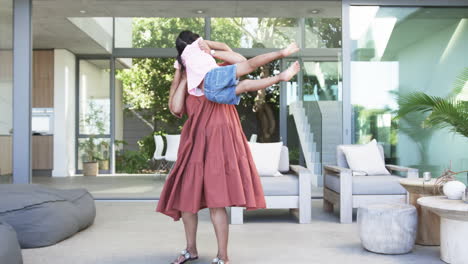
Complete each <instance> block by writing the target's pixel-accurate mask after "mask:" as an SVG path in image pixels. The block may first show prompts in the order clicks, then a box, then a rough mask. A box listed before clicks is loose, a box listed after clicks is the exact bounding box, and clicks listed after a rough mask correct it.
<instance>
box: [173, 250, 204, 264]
mask: <svg viewBox="0 0 468 264" xmlns="http://www.w3.org/2000/svg"><path fill="white" fill-rule="evenodd" d="M180 256H183V257H184V260H183V261H182V262H178V259H179V258H180ZM180 256H179V257H178V258H177V259H176V260H175V261H173V262H172V263H175V262H176V261H177V262H178V264H183V263H185V262H187V261H192V260H196V259H198V256H196V257H192V254H190V252H188V250H186V249H184V250H182V251H181V252H180Z"/></svg>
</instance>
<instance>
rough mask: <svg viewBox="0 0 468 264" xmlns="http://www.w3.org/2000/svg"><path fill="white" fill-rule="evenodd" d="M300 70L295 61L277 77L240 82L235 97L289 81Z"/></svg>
mask: <svg viewBox="0 0 468 264" xmlns="http://www.w3.org/2000/svg"><path fill="white" fill-rule="evenodd" d="M300 69H301V67H300V66H299V62H297V61H296V62H294V63H293V64H292V65H291V66H289V68H288V69H287V70H285V71H283V72H282V73H280V74H279V75H277V76H272V77H268V78H263V79H260V80H243V81H240V82H239V83H238V84H237V87H236V95H239V94H241V93H245V92H254V91H258V90H261V89H265V88H267V87H270V86H272V85H273V84H275V83H278V82H280V81H285V82H286V81H289V80H291V78H292V77H293V76H294V75H296V74H297V73H298V72H299V70H300Z"/></svg>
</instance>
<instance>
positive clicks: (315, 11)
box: [309, 9, 320, 14]
mask: <svg viewBox="0 0 468 264" xmlns="http://www.w3.org/2000/svg"><path fill="white" fill-rule="evenodd" d="M309 12H310V13H311V14H318V13H320V9H312V10H310V11H309Z"/></svg>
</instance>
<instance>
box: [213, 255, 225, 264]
mask: <svg viewBox="0 0 468 264" xmlns="http://www.w3.org/2000/svg"><path fill="white" fill-rule="evenodd" d="M211 263H214V264H224V263H225V261H224V260H222V259H220V258H218V257H216V258H214V259H213V261H212V262H211Z"/></svg>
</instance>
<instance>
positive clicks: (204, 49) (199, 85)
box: [174, 31, 300, 104]
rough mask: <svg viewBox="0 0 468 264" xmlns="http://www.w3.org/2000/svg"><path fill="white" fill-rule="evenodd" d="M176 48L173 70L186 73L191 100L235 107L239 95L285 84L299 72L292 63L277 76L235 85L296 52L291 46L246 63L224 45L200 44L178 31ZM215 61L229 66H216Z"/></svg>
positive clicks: (199, 38) (192, 35)
mask: <svg viewBox="0 0 468 264" xmlns="http://www.w3.org/2000/svg"><path fill="white" fill-rule="evenodd" d="M176 48H177V51H178V54H179V55H178V56H177V61H176V62H175V64H174V67H175V68H176V69H180V70H181V71H186V73H187V74H186V75H187V86H188V93H189V94H192V95H195V96H201V95H203V94H204V95H205V97H206V98H207V99H208V100H210V101H213V102H216V103H220V104H239V101H240V96H239V95H240V94H241V93H245V92H253V91H258V90H261V89H265V88H267V87H269V86H271V85H273V84H275V83H278V82H280V81H289V80H290V79H291V78H292V77H293V76H294V75H296V74H297V73H298V72H299V70H300V66H299V62H297V61H296V62H295V63H293V64H292V65H291V66H290V67H289V68H288V69H287V70H285V71H283V72H282V73H280V74H279V75H277V76H273V77H268V78H264V79H260V80H243V81H239V77H241V76H243V75H246V74H248V73H251V72H253V71H254V70H256V69H257V68H258V67H260V66H262V65H265V64H267V63H269V62H271V61H273V60H276V59H279V58H284V57H287V56H289V55H291V54H293V53H295V52H298V51H299V48H298V47H297V45H296V44H295V43H292V44H290V45H289V46H288V47H286V48H285V49H283V50H280V51H274V52H270V53H266V54H262V55H259V56H256V57H253V58H251V59H249V60H246V59H245V58H244V57H242V55H240V54H238V53H235V52H233V51H232V50H231V49H230V48H229V47H228V46H227V45H226V44H224V43H220V42H215V41H208V40H203V38H201V37H200V36H199V35H197V34H195V33H193V32H191V31H182V32H181V33H180V34H179V36H178V38H177V39H176ZM215 58H217V59H220V60H222V61H225V62H226V63H228V64H232V65H228V66H219V65H218V64H217V63H216V61H215Z"/></svg>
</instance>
